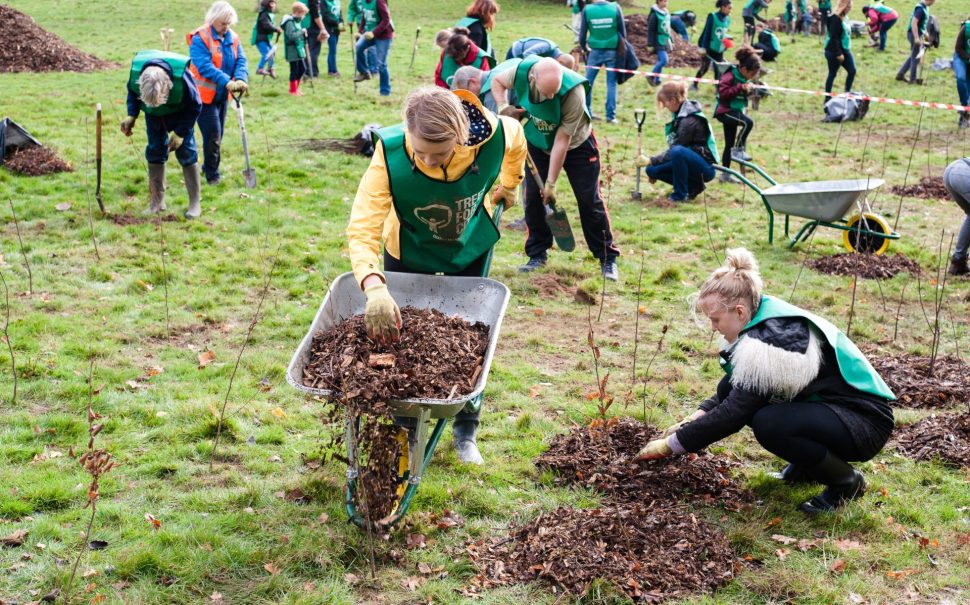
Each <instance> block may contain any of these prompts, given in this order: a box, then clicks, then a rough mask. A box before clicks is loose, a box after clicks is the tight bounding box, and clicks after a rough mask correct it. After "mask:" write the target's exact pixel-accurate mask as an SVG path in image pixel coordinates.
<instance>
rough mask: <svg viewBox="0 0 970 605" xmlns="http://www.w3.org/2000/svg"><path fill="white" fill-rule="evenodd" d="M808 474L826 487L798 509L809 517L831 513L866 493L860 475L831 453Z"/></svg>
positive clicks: (864, 484) (863, 481)
mask: <svg viewBox="0 0 970 605" xmlns="http://www.w3.org/2000/svg"><path fill="white" fill-rule="evenodd" d="M809 472H810V473H812V476H813V477H815V478H816V479H817V480H818V482H819V483H821V484H823V485H825V486H826V487H825V489H824V490H822V493H821V494H819V495H817V496H815V497H814V498H812V499H811V500H809V501H808V502H803V503H802V504H801V505H800V506H799V507H798V508H799V509H801V510H802V512H805V513H808V514H810V515H815V514H818V513H823V512H829V511H833V510H835V509H836V508H838V507H840V506H842V505H843V504H845V503H846V502H848V501H850V500H855V499H856V498H859V497H861V496H862V494H864V493H865V491H866V481H865V479H863V478H862V473H860V472H859V471H857V470H855V469H854V468H852V465H851V464H849V463H848V462H846V461H845V460H842V459H841V458H839V457H838V456H836V455H835V454H833V453H832V452H827V453H826V454H825V458H823V459H822V461H821V462H819V463H818V464H816V465H815V466H814V467H812V468H810V469H809Z"/></svg>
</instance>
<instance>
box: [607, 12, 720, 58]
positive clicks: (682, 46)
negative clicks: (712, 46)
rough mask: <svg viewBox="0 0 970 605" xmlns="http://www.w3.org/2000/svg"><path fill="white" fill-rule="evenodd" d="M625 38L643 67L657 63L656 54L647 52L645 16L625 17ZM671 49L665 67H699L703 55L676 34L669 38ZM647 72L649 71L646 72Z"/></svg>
mask: <svg viewBox="0 0 970 605" xmlns="http://www.w3.org/2000/svg"><path fill="white" fill-rule="evenodd" d="M625 21H626V37H627V39H628V40H629V41H630V44H632V45H633V48H634V49H636V53H637V58H638V59H640V63H642V64H643V65H644V66H649V65H653V64H654V63H656V62H657V55H656V53H650V52H648V51H647V48H648V45H647V15H646V14H637V15H630V16H628V17H625ZM670 44H671V46H672V48H671V49H670V50H669V51H668V52H667V67H700V65H701V62H702V61H703V60H704V53H702V52H701V50H700V49H699V48H697V47H696V46H694V45H693V44H691V43H690V42H684V40H683V39H682V38H681V37H680V36H679V35H677V34H674V35H672V36H671V37H670ZM648 71H649V70H648Z"/></svg>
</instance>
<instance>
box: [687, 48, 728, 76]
mask: <svg viewBox="0 0 970 605" xmlns="http://www.w3.org/2000/svg"><path fill="white" fill-rule="evenodd" d="M723 60H724V53H723V52H719V53H717V52H714V51H713V50H711V49H709V48H708V49H707V54H705V55H704V59H703V60H702V61H701V67H700V69H698V70H697V74H696V75H695V76H694V77H695V78H703V77H704V74H706V73H707V70H708V69H710V68H711V67H713V66H714V62H715V61H717V62H718V63H720V62H721V61H723ZM714 77H715V78H716V77H717V70H716V69H715V70H714ZM695 84H696V82H695Z"/></svg>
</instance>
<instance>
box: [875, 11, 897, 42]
mask: <svg viewBox="0 0 970 605" xmlns="http://www.w3.org/2000/svg"><path fill="white" fill-rule="evenodd" d="M896 21H897V20H896V19H893V20H892V21H886V22H885V23H881V24H880V25H879V50H886V34H888V33H889V30H890V28H892V26H893V25H896Z"/></svg>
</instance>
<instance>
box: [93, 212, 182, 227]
mask: <svg viewBox="0 0 970 605" xmlns="http://www.w3.org/2000/svg"><path fill="white" fill-rule="evenodd" d="M161 218H162V222H163V223H177V222H179V217H178V215H176V214H171V213H169V214H163V215H162V217H161ZM108 219H109V220H110V221H111V222H112V223H114V224H115V225H118V226H120V227H127V226H129V225H144V224H145V223H154V222H155V221H157V220H158V217H156V216H135V215H133V214H109V215H108Z"/></svg>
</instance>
